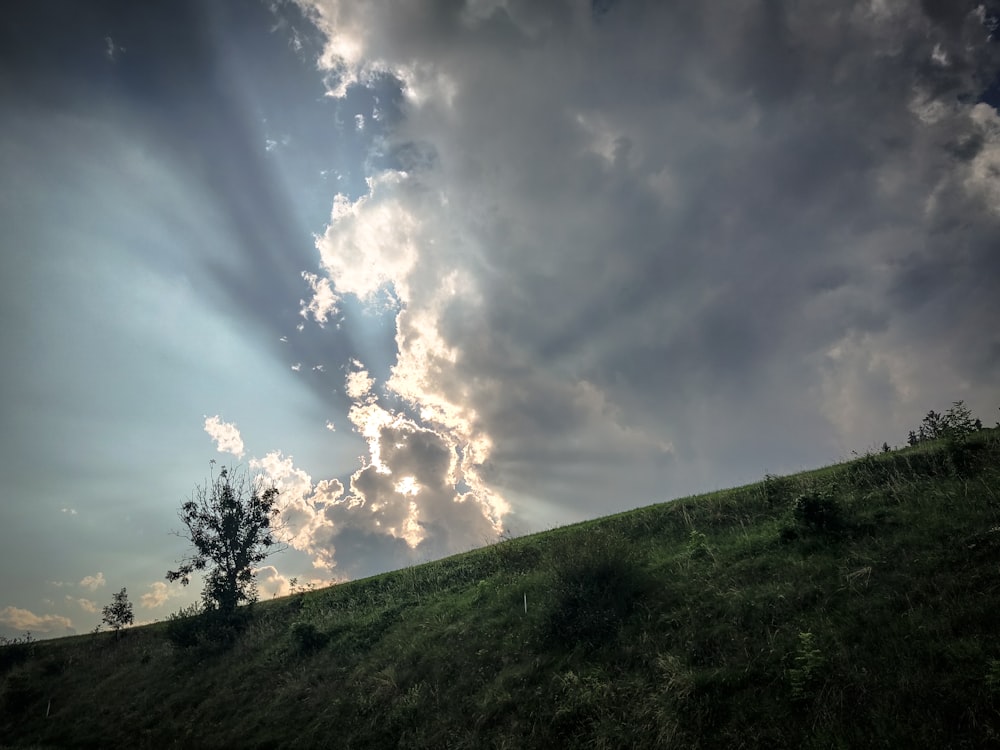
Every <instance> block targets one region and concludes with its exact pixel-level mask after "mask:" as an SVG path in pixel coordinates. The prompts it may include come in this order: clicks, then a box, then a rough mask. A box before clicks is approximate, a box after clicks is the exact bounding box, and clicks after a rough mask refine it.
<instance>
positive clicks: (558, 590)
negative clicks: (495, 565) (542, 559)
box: [546, 533, 643, 647]
mask: <svg viewBox="0 0 1000 750" xmlns="http://www.w3.org/2000/svg"><path fill="white" fill-rule="evenodd" d="M573 542H576V543H573ZM642 587H643V576H642V572H641V567H640V566H639V565H638V562H637V560H636V559H635V555H634V554H633V552H632V551H631V548H630V547H629V545H628V542H627V540H626V539H625V538H624V537H623V536H621V535H620V534H612V533H597V534H595V535H594V536H592V537H590V538H588V539H586V540H585V541H582V543H580V542H577V540H576V539H573V540H572V542H570V540H567V543H566V544H564V545H560V546H559V548H558V549H556V550H555V551H554V559H553V586H552V605H551V609H550V611H549V613H548V617H547V623H546V627H547V631H546V636H547V638H548V639H550V640H552V641H557V642H562V643H566V642H569V643H577V644H580V645H583V646H585V647H595V646H599V645H601V644H603V643H606V642H607V641H609V640H611V639H613V638H614V637H615V636H616V635H617V633H618V630H619V628H620V627H621V624H622V622H623V621H624V620H625V618H626V617H627V616H628V615H629V614H630V613H631V612H632V610H633V608H634V606H635V603H636V601H637V598H638V595H639V593H640V591H641V590H642Z"/></svg>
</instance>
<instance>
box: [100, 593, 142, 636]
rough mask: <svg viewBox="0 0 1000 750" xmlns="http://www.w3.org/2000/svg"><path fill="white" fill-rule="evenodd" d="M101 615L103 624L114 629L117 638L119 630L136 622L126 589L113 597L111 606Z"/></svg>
mask: <svg viewBox="0 0 1000 750" xmlns="http://www.w3.org/2000/svg"><path fill="white" fill-rule="evenodd" d="M101 615H102V617H101V622H103V623H104V624H105V625H107V626H108V627H109V628H111V629H113V630H114V631H115V636H116V637H117V636H118V631H119V630H121V629H122V628H124V627H126V626H128V625H131V624H132V623H133V622H134V621H135V618H134V617H133V615H132V602H130V601H129V600H128V594H127V593H126V592H125V588H124V587H122V590H121V591H119V592H118V593H117V594H113V595H112V597H111V604H107V605H105V606H104V608H103V609H102V610H101Z"/></svg>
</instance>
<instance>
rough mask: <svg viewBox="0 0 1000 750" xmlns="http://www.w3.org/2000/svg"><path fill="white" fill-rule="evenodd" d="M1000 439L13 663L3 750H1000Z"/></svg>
mask: <svg viewBox="0 0 1000 750" xmlns="http://www.w3.org/2000/svg"><path fill="white" fill-rule="evenodd" d="M998 459H1000V432H998V431H997V430H983V431H981V432H978V433H975V434H974V435H973V436H972V437H971V438H970V439H969V441H968V442H967V443H964V444H951V445H948V444H945V443H943V442H939V443H934V444H921V445H919V446H917V447H915V448H908V449H905V450H901V451H895V452H892V453H886V454H879V455H872V456H865V457H862V458H859V459H858V460H856V461H853V462H849V463H845V464H840V465H837V466H832V467H827V468H825V469H821V470H817V471H812V472H806V473H803V474H800V475H796V476H791V477H771V476H768V477H766V478H764V479H763V480H762V481H761V482H759V483H757V484H753V485H749V486H746V487H740V488H736V489H732V490H726V491H722V492H716V493H712V494H709V495H703V496H699V497H693V498H686V499H682V500H677V501H673V502H670V503H664V504H660V505H656V506H652V507H647V508H641V509H639V510H635V511H631V512H628V513H622V514H619V515H616V516H611V517H608V518H603V519H600V520H596V521H592V522H587V523H582V524H577V525H575V526H571V527H566V528H561V529H556V530H554V531H550V532H546V533H541V534H536V535H532V536H528V537H521V538H517V539H509V540H506V541H502V542H499V543H497V544H493V545H491V546H488V547H485V548H483V549H478V550H474V551H472V552H468V553H465V554H461V555H456V556H454V557H451V558H448V559H445V560H441V561H438V562H433V563H429V564H426V565H421V566H418V567H413V568H408V569H405V570H401V571H396V572H393V573H388V574H385V575H380V576H376V577H373V578H368V579H365V580H359V581H354V582H351V583H346V584H342V585H338V586H334V587H332V588H329V589H324V590H319V591H313V592H309V593H304V594H298V595H295V596H292V597H288V598H285V599H276V600H272V601H268V602H261V603H259V604H257V605H254V606H253V607H252V608H251V609H249V610H247V611H245V613H244V614H245V616H244V617H243V618H242V621H241V622H240V623H238V624H237V625H236V626H213V625H211V624H210V623H206V622H203V621H202V620H201V619H200V618H187V619H178V620H175V621H173V622H168V623H157V624H155V625H151V626H146V627H141V628H133V629H130V630H128V631H126V632H125V633H124V634H123V636H122V637H121V638H120V639H116V638H115V636H114V634H112V633H101V634H96V635H87V636H78V637H73V638H64V639H59V640H53V641H44V642H36V643H28V644H20V645H14V646H7V647H5V648H3V649H0V747H19V748H46V747H94V748H113V747H129V748H147V747H148V748H174V747H176V748H201V747H219V748H279V747H296V748H302V747H331V748H396V747H399V748H534V747H543V748H550V749H554V748H564V747H580V748H669V747H677V748H741V747H761V748H764V747H766V748H948V747H953V748H964V747H968V748H982V747H991V746H997V747H1000V606H998V605H1000V460H998Z"/></svg>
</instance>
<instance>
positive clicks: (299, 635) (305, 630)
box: [290, 622, 330, 654]
mask: <svg viewBox="0 0 1000 750" xmlns="http://www.w3.org/2000/svg"><path fill="white" fill-rule="evenodd" d="M290 634H291V636H292V642H293V643H294V644H295V647H296V648H297V649H298V650H299V652H300V653H304V654H308V653H312V652H313V651H318V650H319V649H321V648H323V646H325V645H326V642H327V641H328V640H329V639H330V637H329V636H328V635H327V634H326V633H323V632H321V631H320V630H319V629H317V627H316V626H315V625H313V624H312V623H311V622H297V623H295V624H294V625H292V629H291V631H290Z"/></svg>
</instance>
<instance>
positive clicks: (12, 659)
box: [0, 633, 35, 673]
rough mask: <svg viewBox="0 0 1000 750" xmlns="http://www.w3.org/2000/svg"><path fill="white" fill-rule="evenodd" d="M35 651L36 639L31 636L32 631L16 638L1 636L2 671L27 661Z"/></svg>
mask: <svg viewBox="0 0 1000 750" xmlns="http://www.w3.org/2000/svg"><path fill="white" fill-rule="evenodd" d="M34 653H35V639H34V638H32V637H31V633H25V634H24V635H23V636H21V637H14V638H7V637H5V636H0V673H3V672H6V671H7V670H8V669H10V668H11V667H14V666H16V665H18V664H20V663H21V662H24V661H27V660H28V659H30V658H31V657H32V656H33V655H34Z"/></svg>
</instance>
